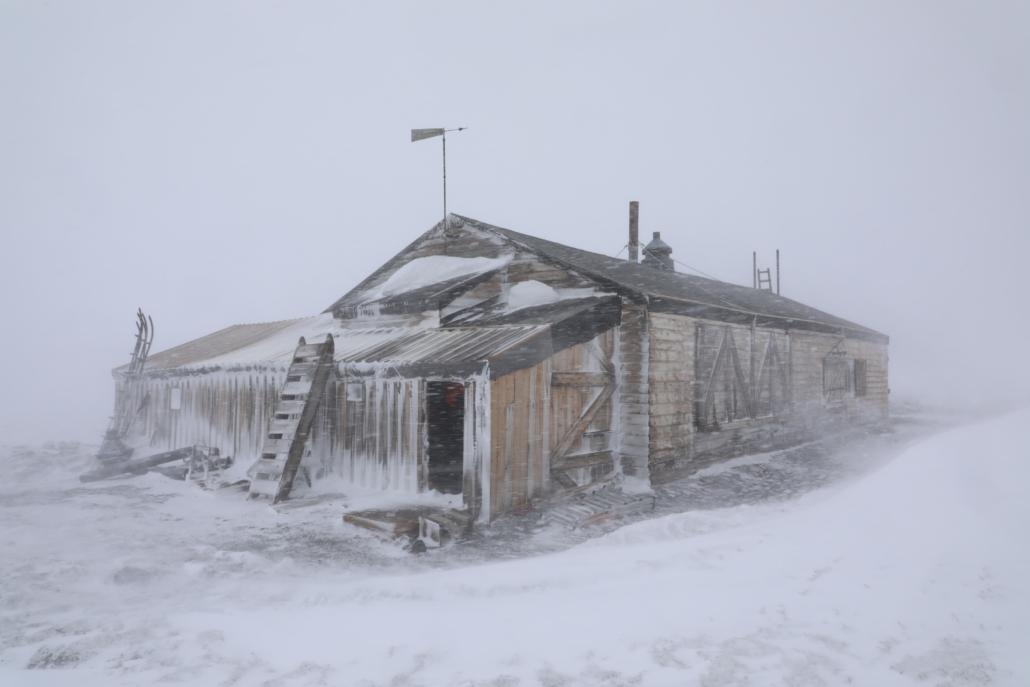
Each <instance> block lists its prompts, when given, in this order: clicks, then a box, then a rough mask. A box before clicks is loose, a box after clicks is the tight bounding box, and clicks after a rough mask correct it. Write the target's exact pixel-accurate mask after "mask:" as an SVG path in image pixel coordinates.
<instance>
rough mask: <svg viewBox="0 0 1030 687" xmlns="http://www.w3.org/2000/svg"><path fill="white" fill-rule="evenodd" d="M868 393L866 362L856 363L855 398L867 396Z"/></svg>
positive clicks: (858, 361)
mask: <svg viewBox="0 0 1030 687" xmlns="http://www.w3.org/2000/svg"><path fill="white" fill-rule="evenodd" d="M866 393H868V386H867V381H866V361H864V360H856V361H855V396H865V395H866Z"/></svg>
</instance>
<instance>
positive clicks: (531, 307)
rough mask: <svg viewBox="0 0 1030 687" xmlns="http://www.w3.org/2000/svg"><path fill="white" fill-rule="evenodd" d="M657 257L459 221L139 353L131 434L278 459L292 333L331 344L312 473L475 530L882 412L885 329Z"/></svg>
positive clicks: (149, 441) (142, 441) (311, 446)
mask: <svg viewBox="0 0 1030 687" xmlns="http://www.w3.org/2000/svg"><path fill="white" fill-rule="evenodd" d="M649 249H650V250H649ZM649 249H648V248H645V251H644V252H645V261H644V262H642V263H641V262H636V261H635V260H625V259H621V260H620V259H617V258H612V257H608V256H604V255H599V254H596V253H591V252H588V251H583V250H579V249H576V248H572V247H569V246H565V245H562V244H559V243H555V242H552V241H547V240H544V239H540V238H537V237H534V236H530V235H527V234H521V233H518V232H514V231H511V230H508V229H503V228H500V227H496V226H492V225H489V224H485V223H483V222H479V221H476V220H473V219H470V218H467V217H461V216H458V215H450V216H449V218H448V221H447V223H446V225H445V224H444V223H443V222H441V223H439V224H438V225H436V226H435V227H433V228H432V229H430V230H429V231H428V232H426V233H425V234H423V235H422V236H420V237H419V238H418V239H416V240H415V241H414V242H413V243H412V244H411V245H409V246H408V247H407V248H405V249H404V250H402V251H401V252H400V253H399V254H398V255H396V256H395V257H394V258H392V259H391V260H390V261H388V262H387V263H386V264H385V265H383V266H382V267H380V268H379V269H378V270H376V271H375V272H373V273H372V274H371V275H369V276H368V277H367V278H366V279H365V280H364V281H362V282H361V283H360V284H358V286H357V287H355V288H354V289H353V290H351V291H350V292H349V293H347V294H346V295H344V296H343V297H342V298H341V299H340V300H338V301H337V302H336V303H334V304H333V305H331V306H330V307H329V308H328V309H327V310H326V311H325V312H324V313H323V314H321V315H319V316H315V317H310V318H303V319H299V320H290V321H284V322H273V323H265V324H248V325H236V326H233V327H229V328H227V329H223V330H221V331H219V332H215V333H213V334H211V335H209V336H206V337H203V338H201V339H197V340H196V341H192V342H189V343H186V344H183V345H181V346H177V347H175V348H172V349H169V350H166V351H163V352H161V353H158V354H155V355H153V356H150V358H149V359H148V360H147V362H146V365H145V367H144V369H143V374H142V377H141V379H138V380H135V381H133V385H134V387H133V391H132V393H133V394H134V395H136V396H138V397H140V398H143V399H145V400H144V401H143V402H141V403H140V406H139V410H138V413H137V415H138V416H137V418H136V420H135V423H134V431H135V434H136V439H135V441H136V443H137V444H139V445H143V446H145V447H148V448H150V449H153V450H167V449H171V448H175V447H178V446H183V445H187V444H191V443H204V444H207V445H210V446H215V447H218V448H219V449H220V450H221V452H222V453H223V454H229V455H233V456H236V457H237V460H238V461H243V462H254V461H257V460H258V459H259V458H260V457H261V456H262V455H264V456H265V458H266V459H268V460H271V459H272V458H271V457H274V456H275V455H277V453H276V452H277V451H278V450H279V449H277V448H273V449H268V448H267V447H268V446H269V445H270V443H269V442H270V436H273V434H270V429H269V428H270V427H271V426H272V425H273V423H274V422H275V419H276V418H277V417H280V416H281V417H283V418H286V417H289V415H288V413H279V412H278V411H277V408H279V407H280V406H281V405H283V404H285V403H287V402H288V401H284V400H283V399H286V398H287V397H289V399H290V401H292V402H297V399H300V398H303V394H301V395H293V394H289V393H287V392H289V390H290V386H289V385H290V384H291V383H292V382H293V381H295V380H296V379H299V376H297V375H293V376H291V374H290V370H291V364H295V363H296V360H299V358H296V357H295V354H296V351H297V349H296V346H297V342H298V339H300V338H301V337H304V339H305V340H306V341H307V342H309V344H310V342H319V341H325V340H326V339H327V337H329V336H331V337H332V343H333V350H332V351H331V361H332V374H331V375H330V377H329V379H328V382H327V383H326V384H325V386H324V387H322V388H320V389H319V391H318V393H317V394H316V395H315V396H316V397H314V398H311V399H305V400H304V404H305V407H306V406H307V405H310V404H313V405H312V409H313V410H314V412H315V415H314V420H313V423H312V428H311V430H310V438H309V439H308V440H307V441H306V446H307V451H306V452H305V455H304V457H303V466H304V468H305V470H306V472H307V474H310V475H311V476H312V477H313V478H314V479H319V478H328V477H332V478H335V479H337V480H340V481H341V482H342V483H343V484H345V485H347V484H351V485H354V486H355V487H361V488H370V489H378V490H384V491H392V492H400V493H408V494H412V495H414V494H418V493H419V492H426V491H436V492H441V493H450V494H460V495H461V503H462V504H463V507H464V508H465V509H467V511H468V512H469V514H470V515H471V516H472V517H475V518H476V519H478V520H479V521H481V522H482V521H489V520H491V519H492V518H494V517H496V516H498V515H500V514H503V513H507V512H513V511H514V512H518V511H519V510H520V509H523V508H526V507H528V506H529V505H530V504H531V502H532V501H533V500H534V499H536V498H538V497H540V496H542V495H545V494H551V493H554V492H557V491H562V490H576V489H581V488H589V487H590V486H591V485H597V484H600V483H604V482H609V481H611V482H613V483H618V482H619V481H626V480H638V481H647V482H650V483H660V482H663V481H667V480H671V479H675V478H676V477H679V476H682V475H685V474H688V473H689V472H691V471H693V470H697V469H699V468H701V467H703V466H706V465H708V464H710V463H711V462H713V461H715V460H719V459H722V458H726V457H729V456H733V455H739V454H743V453H750V452H758V451H766V450H770V449H773V448H778V447H785V446H789V445H792V444H796V443H799V442H802V441H805V440H806V439H808V438H810V437H813V436H817V435H819V434H821V433H824V432H827V431H831V430H833V429H834V428H836V427H840V426H842V425H844V424H850V423H855V422H867V421H871V420H878V419H882V418H883V417H884V416H885V415H886V412H887V394H888V388H887V344H888V339H887V337H886V336H885V335H883V334H880V333H878V332H876V331H873V330H871V329H869V328H867V327H863V326H861V325H858V324H855V323H853V322H849V321H847V320H844V319H841V318H838V317H835V316H833V315H829V314H827V313H824V312H821V311H819V310H816V309H814V308H811V307H808V306H805V305H802V304H801V303H798V302H795V301H793V300H790V299H787V298H783V297H780V296H778V295H775V294H773V293H771V292H769V291H767V290H760V289H754V288H749V287H743V286H737V285H733V284H727V283H724V282H719V281H715V280H711V279H705V278H702V277H696V276H691V275H686V274H681V273H678V272H676V271H675V270H673V269H671V268H672V264H673V263H672V261H671V259H670V258H669V252H670V251H671V249H669V247H668V246H667V245H666V244H664V243H663V242H660V241H659V242H657V243H656V242H652V244H651V245H650V246H649ZM634 252H635V251H634ZM115 372H116V379H120V378H119V371H118V370H116V371H115ZM127 385H128V381H127V380H124V379H120V380H119V388H120V393H122V394H125V393H128V389H127ZM288 433H289V430H287V434H288ZM304 436H305V437H307V433H306V432H305V435H304ZM281 438H282V432H279V434H278V435H277V436H276V440H279V439H281ZM289 438H290V437H289V436H287V437H286V439H287V440H288V439H289ZM301 443H304V442H301ZM276 445H277V444H276ZM283 450H284V451H285V449H283Z"/></svg>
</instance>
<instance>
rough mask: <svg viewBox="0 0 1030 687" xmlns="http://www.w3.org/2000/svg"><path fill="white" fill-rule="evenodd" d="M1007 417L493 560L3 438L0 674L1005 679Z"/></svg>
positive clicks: (1010, 503)
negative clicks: (848, 470) (763, 493)
mask: <svg viewBox="0 0 1030 687" xmlns="http://www.w3.org/2000/svg"><path fill="white" fill-rule="evenodd" d="M1028 426H1030V410H1027V411H1019V412H1015V413H1010V414H1008V415H1006V416H1004V417H1001V418H997V419H992V420H987V421H981V422H978V423H977V424H975V425H970V426H966V427H960V428H957V429H952V430H949V431H946V432H942V433H940V434H937V435H935V436H932V437H930V438H928V439H925V440H923V441H921V442H919V443H917V444H916V445H913V446H910V447H909V448H907V449H905V450H904V451H901V452H900V453H899V454H898V455H896V456H895V457H894V458H893V460H890V461H889V462H886V463H885V464H883V461H881V462H880V464H879V465H878V467H877V468H876V469H875V470H874V471H872V472H870V473H867V474H864V475H863V476H861V477H860V478H857V479H854V478H853V479H849V480H837V481H833V482H832V483H831V484H830V485H829V486H825V485H824V486H822V487H821V488H819V489H816V490H814V491H809V492H808V493H805V494H803V495H801V496H797V497H793V498H789V499H783V498H768V499H743V500H737V501H734V502H732V503H734V504H735V505H732V506H730V507H726V508H711V507H710V504H709V505H706V507H707V508H708V509H707V510H697V511H690V512H684V513H673V514H668V515H663V516H660V517H656V518H652V519H649V520H643V521H640V522H636V523H634V524H630V525H627V526H625V527H622V528H619V529H615V530H614V531H610V532H608V533H606V534H604V535H603V536H599V537H596V538H594V539H591V540H589V541H585V542H583V543H580V544H578V545H576V546H573V547H572V548H569V549H567V550H563V551H557V552H554V553H547V554H545V555H537V556H531V557H525V558H517V559H513V560H505V561H501V562H482V561H479V562H476V561H473V560H471V559H469V557H468V556H464V557H463V556H462V555H459V554H458V552H457V550H455V549H452V550H449V551H442V552H435V553H433V554H431V555H429V556H425V557H421V558H417V557H413V556H410V555H408V554H405V553H403V552H402V551H401V550H400V549H399V548H398V547H395V546H393V545H390V544H387V543H383V542H380V541H378V540H376V539H374V538H372V537H371V536H370V535H367V534H365V533H363V532H361V531H360V530H357V529H355V528H351V527H349V526H347V525H344V524H343V523H342V522H340V519H339V512H340V503H338V502H335V501H333V500H332V499H326V500H324V501H317V500H316V501H315V502H314V503H312V504H309V505H304V506H298V507H291V508H283V509H281V510H280V511H278V512H276V511H274V510H273V509H271V508H270V507H268V506H266V505H263V504H260V503H254V502H248V501H246V500H245V499H244V498H243V497H242V495H241V494H239V493H235V492H220V493H211V492H203V491H200V490H198V489H196V488H193V487H190V486H189V485H185V484H182V483H178V482H173V481H171V480H168V479H166V478H163V477H160V476H157V475H147V476H143V477H136V478H131V479H125V480H120V481H111V482H104V483H97V484H91V485H80V484H79V483H78V482H77V479H76V475H77V474H78V473H79V472H80V471H81V470H82V469H83V468H85V467H86V466H87V465H88V461H89V458H88V456H87V455H86V453H85V451H84V450H83V449H81V448H79V447H77V446H73V445H64V446H62V445H56V446H51V447H49V448H47V449H46V450H42V449H31V450H29V449H11V450H8V451H7V452H6V453H7V455H5V456H4V457H3V458H2V459H0V460H2V461H3V465H4V466H5V478H4V480H3V482H2V483H0V528H2V529H0V537H2V547H3V549H2V550H3V557H2V560H0V576H2V578H0V579H2V584H0V684H2V685H64V684H74V685H80V686H83V687H88V686H91V685H94V684H95V685H105V686H106V685H141V684H155V683H161V684H177V683H180V684H189V685H265V684H267V685H344V686H349V685H397V686H405V685H484V686H485V685H493V686H498V687H500V686H509V685H546V686H558V685H608V686H614V685H695V684H696V685H706V686H715V685H727V686H730V685H846V684H853V685H875V686H881V685H882V686H887V685H946V686H952V687H959V686H964V685H970V686H972V685H1014V686H1015V685H1027V684H1030V548H1028V542H1030V536H1028V525H1030V499H1027V498H1026V485H1027V484H1028V483H1030V460H1028V459H1030V449H1028V444H1027V441H1026V430H1027V427H1028ZM758 467H762V462H761V461H754V460H751V461H748V460H742V461H738V463H737V464H736V465H735V466H730V467H729V468H726V469H725V470H723V471H722V472H720V471H719V470H715V471H714V472H712V474H709V475H707V476H702V478H701V479H708V480H715V479H717V478H719V476H720V474H721V475H734V474H738V473H734V472H733V471H734V470H736V471H740V470H748V469H750V470H754V469H756V468H758ZM776 474H781V475H782V474H788V471H786V469H784V470H780V471H779V472H777V473H776ZM694 484H695V485H698V484H703V482H700V481H695V482H694ZM537 536H540V537H544V536H553V533H547V532H544V533H541V534H539V535H537ZM475 546H476V544H475V543H473V544H472V545H471V549H470V550H475ZM481 550H486V551H488V550H489V549H481ZM455 561H457V562H455Z"/></svg>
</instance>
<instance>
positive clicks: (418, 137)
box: [411, 126, 468, 229]
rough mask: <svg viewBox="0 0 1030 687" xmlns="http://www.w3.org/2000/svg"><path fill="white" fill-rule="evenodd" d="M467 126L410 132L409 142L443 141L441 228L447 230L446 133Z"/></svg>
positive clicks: (413, 130)
mask: <svg viewBox="0 0 1030 687" xmlns="http://www.w3.org/2000/svg"><path fill="white" fill-rule="evenodd" d="M467 128H468V127H467V126H459V127H457V128H454V129H444V128H443V127H438V128H435V129H412V130H411V142H412V143H414V142H415V141H423V140H425V139H427V138H435V137H436V136H440V137H441V138H442V139H443V226H444V229H447V132H448V131H464V130H465V129H467Z"/></svg>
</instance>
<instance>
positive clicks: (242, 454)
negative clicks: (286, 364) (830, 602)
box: [132, 370, 286, 461]
mask: <svg viewBox="0 0 1030 687" xmlns="http://www.w3.org/2000/svg"><path fill="white" fill-rule="evenodd" d="M285 380H286V371H285V370H281V371H272V370H270V371H253V372H235V373H217V374H209V375H192V376H185V377H164V378H157V379H147V380H145V381H144V384H143V393H144V395H145V396H146V397H147V400H146V403H145V405H144V407H143V410H142V412H141V413H140V415H139V416H138V417H137V418H136V421H135V423H134V425H133V427H132V431H133V432H135V433H137V434H141V435H142V438H143V440H144V446H147V447H149V448H150V449H152V450H153V452H154V453H157V452H160V451H169V450H172V449H175V448H180V447H183V446H190V445H193V444H203V445H206V446H212V447H216V448H218V449H219V450H220V451H221V452H222V454H223V455H229V456H234V457H236V458H237V459H241V460H250V461H253V460H257V458H258V455H259V454H260V452H261V445H262V443H263V441H264V434H265V431H266V429H265V428H266V427H267V426H268V418H269V417H270V416H271V414H272V412H273V409H274V406H275V398H276V396H277V395H278V393H279V390H280V389H281V388H282V385H283V383H284V382H285ZM173 394H177V395H178V397H179V407H178V408H177V409H173V408H172V396H173Z"/></svg>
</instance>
